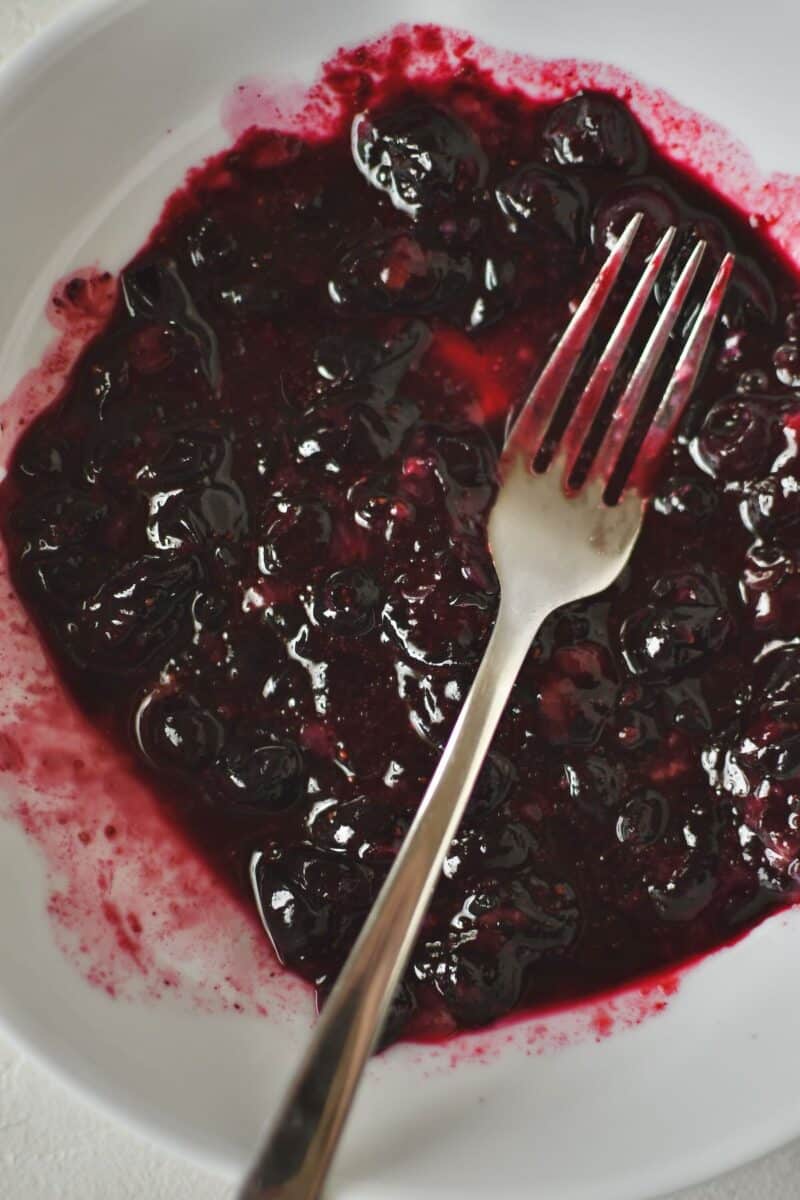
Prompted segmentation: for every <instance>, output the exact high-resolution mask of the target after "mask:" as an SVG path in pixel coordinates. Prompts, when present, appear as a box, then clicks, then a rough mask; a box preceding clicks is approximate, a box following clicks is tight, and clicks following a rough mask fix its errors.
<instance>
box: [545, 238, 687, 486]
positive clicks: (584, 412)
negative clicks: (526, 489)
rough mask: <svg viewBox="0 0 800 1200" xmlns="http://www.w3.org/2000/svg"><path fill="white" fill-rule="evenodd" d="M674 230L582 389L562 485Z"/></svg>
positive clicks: (566, 441) (566, 445) (567, 437)
mask: <svg viewBox="0 0 800 1200" xmlns="http://www.w3.org/2000/svg"><path fill="white" fill-rule="evenodd" d="M675 233H676V229H675V226H674V225H672V226H670V228H669V229H668V230H667V231H666V233H665V234H664V235H663V237H662V238H661V240H660V242H659V243H658V245H657V246H656V248H655V250H654V251H653V254H652V256H651V258H650V261H649V263H648V264H647V267H646V268H645V270H644V271H643V272H642V276H641V279H640V280H639V282H638V284H637V285H636V289H635V290H634V292H633V294H632V295H631V298H630V300H629V301H628V303H627V304H626V305H625V308H624V310H623V312H622V315H621V316H620V318H619V320H618V321H617V324H616V325H615V327H614V332H613V333H612V334H611V337H610V338H609V340H608V343H607V344H606V347H605V349H604V351H603V353H602V355H601V356H600V358H599V360H598V362H597V366H596V367H595V369H594V371H593V372H592V375H591V378H590V379H589V382H588V383H587V384H586V387H585V388H584V389H583V392H582V393H581V395H580V398H579V400H578V403H577V404H576V405H575V409H574V411H573V413H572V415H571V416H570V419H569V424H568V425H567V428H566V429H565V431H564V436H563V449H564V453H565V465H564V483H565V484H566V483H567V481H568V480H569V477H570V475H571V474H572V472H573V470H574V469H575V465H576V463H577V461H578V458H579V457H580V453H581V450H582V449H583V444H584V442H585V441H586V435H587V434H588V433H589V430H590V428H591V426H592V422H593V421H594V419H595V417H596V416H597V413H598V411H599V409H600V406H601V404H602V403H603V401H604V400H605V398H606V395H607V393H608V389H609V387H610V386H611V381H612V379H613V378H614V375H615V374H616V371H617V368H618V367H619V364H620V360H621V359H622V356H623V354H624V353H625V350H626V348H627V346H628V345H629V343H630V340H631V335H632V334H633V332H634V330H635V328H636V325H637V323H638V321H639V318H640V317H641V315H642V311H643V309H644V306H645V304H646V303H647V300H648V297H649V296H650V293H651V291H652V290H653V285H654V283H655V281H656V279H657V278H658V274H659V272H660V270H661V268H662V267H663V265H664V263H665V262H666V259H667V255H668V254H669V251H670V247H671V245H672V241H673V238H674V237H675Z"/></svg>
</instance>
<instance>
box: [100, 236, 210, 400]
mask: <svg viewBox="0 0 800 1200" xmlns="http://www.w3.org/2000/svg"><path fill="white" fill-rule="evenodd" d="M120 285H121V288H122V297H123V300H124V303H125V307H126V309H127V311H128V315H129V316H130V317H131V318H132V319H133V320H136V321H153V322H157V323H163V324H166V325H167V326H169V327H171V328H173V329H175V330H177V331H179V332H180V333H182V334H183V335H184V336H185V337H186V338H187V340H188V341H189V342H191V343H192V344H193V346H194V347H195V350H196V352H197V354H198V357H199V361H200V369H201V371H202V372H203V375H204V376H205V378H206V380H207V382H208V384H209V386H210V388H211V390H212V391H213V392H214V394H215V395H218V394H219V391H220V388H221V386H222V367H221V363H220V357H219V345H218V343H217V337H216V334H215V333H214V330H213V329H212V328H211V326H210V325H209V324H208V322H207V321H206V320H205V319H204V318H203V317H202V316H201V315H200V313H199V312H198V311H197V307H196V305H195V302H194V300H193V298H192V296H191V294H190V292H189V289H188V288H187V286H186V284H185V283H184V281H183V279H182V278H181V276H180V274H179V272H178V268H177V266H176V265H175V263H174V262H173V261H172V260H170V259H166V260H161V259H155V260H147V259H145V260H143V261H142V260H140V261H139V262H135V263H132V264H131V265H130V266H129V267H126V268H125V270H124V271H123V272H122V274H121V276H120Z"/></svg>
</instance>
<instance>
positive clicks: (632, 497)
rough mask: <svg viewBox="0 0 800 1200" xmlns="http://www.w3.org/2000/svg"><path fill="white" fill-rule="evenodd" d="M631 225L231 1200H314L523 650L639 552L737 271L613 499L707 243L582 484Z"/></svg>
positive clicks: (675, 293)
mask: <svg viewBox="0 0 800 1200" xmlns="http://www.w3.org/2000/svg"><path fill="white" fill-rule="evenodd" d="M641 220H642V216H641V214H637V215H636V216H635V217H634V218H633V219H632V220H631V221H630V223H629V224H628V226H627V227H626V229H625V230H624V232H623V233H622V235H621V236H620V238H619V240H618V241H617V243H616V245H615V246H614V248H613V249H612V250H611V253H610V254H609V255H608V257H607V258H606V260H605V262H604V263H603V265H602V267H601V268H600V271H599V273H598V274H597V276H596V277H595V279H594V281H593V283H592V284H591V286H590V288H589V290H588V292H587V293H586V295H585V297H584V298H583V300H582V302H581V303H580V305H579V306H578V307H577V309H576V311H575V313H574V315H573V317H572V319H571V321H570V322H569V325H568V326H567V328H566V330H565V332H564V333H563V335H562V337H561V339H560V341H559V342H558V344H557V346H556V348H555V350H554V351H553V353H552V355H551V357H550V358H549V360H548V362H547V364H546V365H545V367H544V369H543V371H542V373H541V375H540V376H539V379H538V381H537V383H536V385H535V387H534V388H533V391H532V392H531V393H530V396H529V397H528V399H527V401H526V402H525V405H524V406H523V408H522V411H521V412H520V414H519V416H518V417H517V419H516V422H515V423H514V425H513V427H512V429H511V432H510V434H509V436H508V439H507V441H506V444H505V447H504V450H503V453H502V456H501V460H500V486H499V490H498V493H497V499H496V501H495V505H494V508H493V509H492V512H491V515H490V517H489V527H488V528H489V544H490V547H491V551H492V555H493V558H494V564H495V568H496V570H497V575H498V578H499V581H500V604H499V608H498V612H497V619H496V621H495V625H494V630H493V632H492V635H491V638H490V640H489V643H488V645H487V647H486V651H485V653H484V656H483V659H482V661H481V664H480V667H479V669H478V672H477V674H476V676H475V680H474V682H473V684H472V688H471V690H470V692H469V694H468V695H467V698H466V701H465V702H464V706H463V708H462V709H461V712H460V714H459V717H458V720H457V721H456V724H455V726H454V728H453V731H452V733H451V735H450V738H449V740H448V742H447V745H446V747H445V750H444V753H443V754H442V757H441V759H440V761H439V764H438V766H437V768H436V771H435V772H434V775H433V777H432V779H431V781H430V783H429V785H428V788H427V790H426V792H425V795H424V797H423V799H422V802H421V804H420V807H419V809H418V811H417V814H416V817H415V819H414V821H413V823H412V825H411V827H410V829H409V831H408V833H407V835H406V838H405V841H404V843H403V845H402V847H401V849H400V852H399V854H398V856H397V858H396V860H395V862H394V865H393V866H392V869H391V871H390V872H389V875H388V876H387V879H386V881H385V883H384V885H383V887H382V889H381V891H380V894H379V896H378V898H377V900H376V902H375V904H374V906H373V908H372V910H371V912H370V914H369V916H368V918H367V921H366V923H365V925H364V927H363V929H362V931H361V934H360V936H359V938H358V940H357V941H356V943H355V945H354V947H353V949H352V951H351V953H350V956H349V957H348V959H347V962H346V963H345V965H344V967H343V969H342V971H341V973H340V975H339V978H338V980H337V982H336V985H335V986H334V988H333V991H332V992H331V994H330V997H329V999H328V1001H327V1003H326V1005H325V1008H324V1010H323V1012H322V1014H321V1016H320V1019H319V1022H318V1025H317V1028H316V1030H315V1032H314V1035H313V1038H312V1041H311V1045H310V1046H309V1048H308V1050H307V1052H306V1055H305V1057H304V1059H303V1061H302V1063H301V1066H300V1068H299V1070H298V1072H297V1074H296V1076H295V1078H294V1080H293V1082H292V1084H291V1086H290V1089H289V1092H288V1095H287V1097H286V1099H285V1102H284V1104H283V1107H282V1108H281V1110H280V1112H279V1114H278V1116H277V1119H276V1121H275V1123H274V1125H273V1127H272V1129H271V1132H270V1133H269V1136H268V1137H267V1139H266V1140H265V1142H264V1144H263V1146H262V1148H261V1150H260V1152H259V1154H258V1157H257V1159H256V1161H255V1164H254V1166H253V1167H252V1169H251V1171H250V1173H249V1174H248V1176H247V1178H246V1180H245V1182H244V1184H243V1185H242V1188H241V1190H240V1191H239V1193H238V1200H316V1198H317V1197H318V1196H319V1195H320V1193H321V1190H322V1187H323V1185H324V1183H325V1180H326V1178H327V1175H328V1171H329V1168H330V1165H331V1162H332V1159H333V1155H334V1152H335V1150H336V1147H337V1145H338V1142H339V1139H340V1137H341V1134H342V1130H343V1128H344V1125H345V1121H346V1119H347V1116H348V1113H349V1111H350V1107H351V1105H352V1101H353V1098H354V1096H355V1093H356V1089H357V1087H358V1084H359V1081H360V1079H361V1075H362V1073H363V1070H364V1067H365V1065H366V1063H367V1060H368V1059H369V1057H370V1054H371V1053H372V1051H373V1049H374V1047H375V1044H376V1042H377V1040H378V1038H379V1036H380V1032H381V1029H382V1027H383V1023H384V1020H385V1018H386V1014H387V1010H388V1007H389V1003H390V1001H391V998H392V995H393V993H394V990H395V988H396V986H397V984H398V983H399V980H400V977H401V975H402V973H403V971H404V969H405V966H406V964H407V962H408V958H409V955H410V953H411V949H412V946H413V943H414V940H415V938H416V935H417V933H418V931H419V928H420V924H421V922H422V919H423V916H424V914H425V910H426V908H427V906H428V902H429V901H430V898H431V895H432V893H433V890H434V887H435V885H436V882H437V878H438V876H439V872H440V870H441V867H442V862H443V860H444V857H445V854H446V851H447V848H448V846H449V845H450V842H451V840H452V838H453V837H454V835H455V833H456V831H457V828H458V825H459V822H460V821H461V818H462V816H463V814H464V811H465V809H466V807H467V802H468V800H469V797H470V794H471V792H472V789H473V786H474V784H475V782H476V779H477V777H478V773H479V771H480V768H481V765H482V764H483V760H484V758H485V756H486V754H487V752H488V750H489V746H490V743H491V741H492V737H493V735H494V732H495V729H496V727H497V723H498V721H499V720H500V717H501V715H502V713H503V709H504V708H505V705H506V701H507V700H508V696H509V693H510V691H511V688H512V686H513V684H514V681H515V679H516V676H517V673H518V671H519V669H520V667H521V665H522V662H523V660H524V658H525V656H526V654H527V652H528V650H529V648H530V644H531V642H532V641H533V639H534V637H535V636H536V633H537V631H538V629H539V627H540V625H541V624H542V622H543V621H544V619H545V618H546V617H547V616H548V615H549V614H550V613H551V612H552V611H553V610H554V609H556V608H558V607H560V606H561V605H562V604H565V603H567V602H568V601H572V600H578V599H580V598H582V597H585V596H590V595H593V594H594V593H596V592H599V591H602V590H603V589H604V588H606V587H608V586H609V585H610V584H611V583H612V582H613V581H614V579H615V578H616V577H617V576H618V575H619V573H620V571H621V570H622V568H623V566H624V565H625V563H626V562H627V560H628V557H629V555H630V553H631V550H632V549H633V546H634V543H635V541H636V538H637V535H638V533H639V529H640V528H641V523H642V517H643V514H644V511H645V508H646V503H647V496H648V493H649V489H650V487H651V485H652V482H653V480H654V478H655V475H656V472H657V470H658V466H659V463H660V462H661V460H662V459H663V455H664V452H665V450H666V449H667V448H668V446H669V444H670V442H671V440H672V438H673V436H674V433H675V430H676V428H677V426H678V423H679V421H680V419H681V416H682V414H683V412H684V411H685V409H686V405H687V402H688V400H689V397H690V395H691V393H692V390H693V388H694V385H695V382H696V380H697V376H698V374H699V372H700V367H701V365H702V362H703V359H704V356H705V352H706V349H707V347H708V342H709V338H710V336H711V332H712V329H713V326H714V323H715V321H716V318H717V315H718V313H719V310H720V307H721V304H722V301H723V299H724V296H725V291H726V288H727V284H728V281H729V279H730V275H731V272H732V270H733V266H734V260H733V257H732V255H730V254H729V255H727V256H726V257H725V259H724V260H723V262H722V264H721V265H720V267H719V270H718V272H717V274H716V277H715V279H714V281H713V283H712V285H711V288H710V290H709V291H708V293H707V295H706V297H705V299H704V302H703V304H702V306H701V307H700V310H699V312H698V314H697V316H696V318H695V319H694V321H693V322H692V325H691V330H690V332H689V334H688V337H687V338H686V340H685V342H684V344H683V347H682V350H681V352H680V355H679V357H678V360H677V364H676V366H675V368H674V370H673V372H672V374H671V376H670V379H669V382H668V384H667V386H666V389H665V391H664V393H663V395H662V396H661V398H660V400H659V402H658V404H657V407H656V409H655V413H654V415H653V417H652V418H651V420H650V421H649V424H648V426H647V430H646V432H645V435H644V437H643V439H642V441H641V444H640V446H639V448H638V450H637V451H636V453H635V457H634V459H633V463H632V465H631V467H630V469H629V470H627V471H625V473H624V478H623V479H622V481H621V482H622V485H623V486H621V487H616V491H617V493H618V494H617V495H615V496H612V494H611V491H610V485H612V484H613V483H614V481H615V480H616V481H617V483H619V476H620V472H621V471H624V470H625V463H626V461H627V460H626V458H625V457H624V455H625V450H626V446H628V443H629V439H630V435H631V433H632V431H633V430H634V426H635V425H636V421H637V416H638V415H639V413H640V409H641V407H642V404H643V402H644V401H645V398H646V395H647V393H648V390H649V387H650V384H651V382H652V379H653V375H654V372H655V370H656V368H657V367H658V365H659V363H660V362H661V361H662V359H663V357H664V353H665V350H666V348H667V344H668V341H669V339H670V336H671V334H672V333H673V330H674V328H675V324H676V322H677V320H678V317H679V315H680V313H681V311H682V309H683V308H684V305H685V303H686V300H687V297H688V295H689V292H690V290H691V288H692V284H693V282H694V280H695V276H696V274H697V270H698V267H699V266H700V261H701V259H702V256H703V253H704V251H705V243H704V242H702V241H700V242H698V243H697V245H696V246H695V247H694V249H693V251H692V253H691V254H690V255H689V257H688V259H687V261H686V263H685V265H684V266H683V268H682V270H681V272H680V275H679V277H678V279H677V281H676V282H675V285H674V287H673V289H672V291H671V292H670V294H669V297H668V298H667V300H666V303H665V304H664V307H663V308H662V310H661V313H660V316H659V317H658V320H657V321H656V323H655V326H654V328H653V330H652V332H651V334H650V336H649V338H648V339H647V342H646V344H645V347H644V350H643V351H642V353H641V356H640V357H639V359H638V362H637V363H636V366H635V367H634V369H633V372H632V373H631V375H630V378H629V380H628V382H627V384H626V385H625V386H624V388H623V391H622V395H621V397H620V399H619V401H618V402H617V403H616V405H615V406H614V411H613V413H612V414H611V417H610V420H609V423H608V427H607V429H605V431H604V432H603V434H602V437H600V438H599V444H598V448H597V450H596V452H595V454H594V456H593V458H592V460H591V463H590V465H589V468H588V473H587V472H584V474H585V478H584V480H583V482H579V481H578V475H577V473H576V469H577V468H578V467H579V465H580V466H581V469H583V467H585V465H586V464H585V458H586V453H587V452H588V450H587V447H590V446H591V445H592V444H593V443H592V442H591V441H590V442H588V443H587V438H588V437H589V435H590V432H591V431H592V429H593V426H594V425H595V422H596V419H597V415H598V413H599V411H600V410H601V407H602V405H603V401H604V400H605V399H606V396H607V395H608V389H609V387H610V385H611V383H612V381H613V379H614V377H615V375H616V373H617V370H618V368H619V366H620V363H621V360H622V357H623V354H624V352H625V350H626V349H627V347H628V346H629V344H630V341H631V337H632V335H633V333H634V330H635V328H636V326H637V324H638V322H639V319H640V317H641V316H642V313H643V311H644V309H645V306H646V304H647V301H648V298H649V296H650V293H651V291H652V289H653V286H654V284H655V281H656V279H657V277H658V275H659V273H660V272H661V270H662V268H663V266H664V264H665V262H666V260H667V257H668V255H669V252H670V248H671V246H672V243H673V240H674V237H675V232H676V231H675V229H674V228H670V229H668V230H667V231H666V233H664V235H663V237H662V238H661V240H660V241H659V243H658V245H657V247H656V249H655V250H654V252H653V253H652V255H651V257H650V259H649V261H648V262H647V264H646V266H645V269H644V271H643V273H642V274H641V276H640V278H639V280H638V282H637V284H636V286H635V288H634V290H633V292H632V293H631V295H630V298H629V300H628V302H627V304H626V305H625V307H624V309H623V311H622V314H621V316H620V317H619V319H618V320H617V322H616V325H615V327H614V330H613V332H612V334H611V336H610V338H609V340H608V342H607V344H606V345H605V348H604V349H603V351H602V353H601V354H600V357H599V359H598V361H597V363H596V365H595V367H594V369H593V371H592V373H591V376H590V378H589V380H588V382H587V384H586V385H585V387H584V388H583V390H582V392H581V394H580V396H579V398H578V400H577V402H576V403H575V405H574V407H573V410H572V413H571V415H570V417H569V420H568V421H567V424H566V427H565V428H564V431H563V433H562V434H561V435H560V437H557V438H555V439H554V438H551V437H550V433H551V431H555V430H557V425H556V426H554V425H553V418H554V417H555V416H556V414H557V413H558V412H559V409H560V407H561V402H562V400H563V398H564V396H565V393H566V389H567V386H568V384H569V382H570V380H571V379H572V378H573V375H574V373H575V368H576V364H577V363H578V360H579V358H580V356H581V355H582V353H583V352H584V350H585V348H586V345H587V342H588V339H589V336H590V334H591V332H592V330H593V329H594V327H595V325H596V322H597V320H598V317H599V316H600V313H601V312H602V311H603V310H604V309H605V307H606V304H607V302H608V300H609V297H610V295H611V293H612V291H613V289H614V286H615V284H616V283H617V280H618V278H619V275H620V272H621V270H622V267H623V264H624V262H625V259H626V257H627V255H628V253H629V251H630V249H631V245H632V244H633V242H634V239H635V237H636V234H637V231H638V228H639V225H640V224H641ZM595 432H596V434H599V433H600V430H599V429H598V430H596V431H595ZM553 441H555V444H554V445H553V444H551V443H552V442H553ZM597 442H598V437H597V436H595V438H594V443H597ZM628 457H630V454H629V456H628ZM267 872H268V866H267V864H266V862H265V860H264V859H263V857H262V855H261V853H260V852H257V853H256V854H254V855H253V859H252V862H251V867H250V874H251V881H252V885H253V891H254V894H255V898H256V903H257V905H258V908H259V913H260V915H261V919H262V922H263V923H264V925H265V927H266V921H265V920H264V911H263V907H262V903H261V889H260V884H261V882H262V881H263V880H264V878H265V876H267ZM267 877H268V876H267Z"/></svg>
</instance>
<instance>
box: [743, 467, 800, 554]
mask: <svg viewBox="0 0 800 1200" xmlns="http://www.w3.org/2000/svg"><path fill="white" fill-rule="evenodd" d="M798 493H800V479H797V478H796V477H795V476H794V475H790V474H781V475H768V476H767V477H766V478H765V479H757V480H755V481H754V482H752V483H748V484H747V487H746V489H745V490H744V493H743V496H742V500H741V503H740V506H739V511H740V513H741V518H742V523H743V524H744V526H745V528H746V529H749V530H750V532H751V533H754V534H757V535H758V536H759V537H762V538H774V537H782V536H789V535H790V534H791V536H794V531H795V529H796V527H797V525H798V524H799V523H800V504H798V502H797V497H798Z"/></svg>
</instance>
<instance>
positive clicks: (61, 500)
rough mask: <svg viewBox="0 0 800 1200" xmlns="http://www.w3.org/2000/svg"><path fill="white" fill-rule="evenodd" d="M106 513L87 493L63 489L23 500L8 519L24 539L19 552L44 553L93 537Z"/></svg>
mask: <svg viewBox="0 0 800 1200" xmlns="http://www.w3.org/2000/svg"><path fill="white" fill-rule="evenodd" d="M108 515H109V512H108V507H107V506H106V505H105V504H102V503H99V502H98V501H97V500H96V499H95V498H94V497H93V496H92V495H91V494H89V493H88V492H82V491H78V490H77V489H74V488H64V489H60V490H59V491H53V492H44V493H41V494H36V495H32V496H31V497H30V498H28V499H26V500H23V501H22V502H21V503H20V504H18V505H17V507H16V508H15V509H14V510H13V513H12V518H11V519H12V523H13V527H14V529H15V530H16V531H17V532H18V533H19V534H21V535H22V536H23V537H24V538H25V543H26V544H25V548H24V550H23V554H29V553H36V554H46V553H47V552H48V551H51V550H59V549H62V548H63V547H65V546H72V545H78V544H80V543H85V542H88V541H90V540H92V539H93V538H96V537H97V536H98V535H99V534H100V533H101V531H102V529H103V527H104V526H105V524H106V521H107V519H108Z"/></svg>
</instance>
